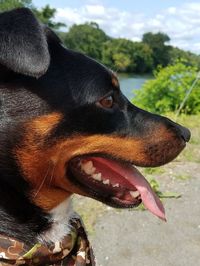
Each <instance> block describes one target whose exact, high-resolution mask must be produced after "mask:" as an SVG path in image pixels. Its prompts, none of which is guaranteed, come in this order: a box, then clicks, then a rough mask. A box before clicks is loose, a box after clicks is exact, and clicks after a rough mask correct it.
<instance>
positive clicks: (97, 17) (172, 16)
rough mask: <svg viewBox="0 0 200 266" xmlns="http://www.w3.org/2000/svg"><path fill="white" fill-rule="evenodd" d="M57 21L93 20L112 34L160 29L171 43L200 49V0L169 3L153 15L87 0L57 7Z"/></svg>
mask: <svg viewBox="0 0 200 266" xmlns="http://www.w3.org/2000/svg"><path fill="white" fill-rule="evenodd" d="M57 10H58V11H57V16H56V20H57V21H63V22H65V23H66V24H67V25H68V26H71V25H72V24H74V23H76V24H80V23H84V22H86V21H95V22H97V23H98V24H99V25H100V27H101V28H102V29H103V30H104V31H105V32H106V33H107V34H108V35H111V36H113V37H124V38H128V39H131V40H137V41H138V40H141V37H142V35H143V33H145V32H148V31H152V32H157V31H162V32H165V33H167V34H168V35H169V36H170V38H171V44H173V45H176V46H178V47H180V48H183V49H187V50H191V51H194V52H197V53H200V16H199V13H200V3H198V2H193V3H186V4H182V5H181V6H179V7H174V6H171V7H169V8H167V9H165V10H161V11H160V12H159V13H157V14H154V15H152V17H149V16H146V15H145V14H140V13H133V12H130V11H129V12H128V11H125V10H119V9H117V8H114V7H105V6H103V5H102V4H101V3H100V2H99V1H96V0H90V1H89V2H88V4H87V5H84V6H82V7H80V8H69V7H66V8H64V9H61V8H58V9H57Z"/></svg>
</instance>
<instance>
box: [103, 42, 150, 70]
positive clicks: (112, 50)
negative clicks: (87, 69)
mask: <svg viewBox="0 0 200 266" xmlns="http://www.w3.org/2000/svg"><path fill="white" fill-rule="evenodd" d="M102 62H103V63H104V64H105V65H107V66H108V67H111V68H114V70H117V71H119V72H137V73H145V72H148V71H151V70H152V67H153V61H152V50H151V49H150V48H149V46H148V45H146V44H143V43H135V42H132V41H130V40H126V39H111V40H109V41H108V42H106V43H105V44H104V46H103V50H102Z"/></svg>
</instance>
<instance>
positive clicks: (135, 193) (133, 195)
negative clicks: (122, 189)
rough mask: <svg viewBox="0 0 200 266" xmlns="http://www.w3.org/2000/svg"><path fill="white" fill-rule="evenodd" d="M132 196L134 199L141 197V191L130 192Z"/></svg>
mask: <svg viewBox="0 0 200 266" xmlns="http://www.w3.org/2000/svg"><path fill="white" fill-rule="evenodd" d="M130 194H131V196H132V197H133V198H137V197H138V196H139V195H140V192H139V191H130Z"/></svg>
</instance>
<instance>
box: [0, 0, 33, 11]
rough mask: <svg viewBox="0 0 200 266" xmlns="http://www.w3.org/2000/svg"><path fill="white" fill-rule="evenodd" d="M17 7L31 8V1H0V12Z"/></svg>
mask: <svg viewBox="0 0 200 266" xmlns="http://www.w3.org/2000/svg"><path fill="white" fill-rule="evenodd" d="M19 7H28V8H32V0H0V11H1V12H3V11H7V10H10V9H14V8H19Z"/></svg>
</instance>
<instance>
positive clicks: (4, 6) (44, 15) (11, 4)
mask: <svg viewBox="0 0 200 266" xmlns="http://www.w3.org/2000/svg"><path fill="white" fill-rule="evenodd" d="M20 7H27V8H30V9H31V10H32V12H33V13H34V14H35V16H36V17H37V18H38V19H39V20H40V21H41V22H42V23H43V24H45V25H47V26H48V27H50V28H52V29H54V30H58V29H59V28H60V27H64V26H65V24H64V23H60V22H54V21H53V19H54V17H55V14H56V9H55V8H51V7H50V6H49V5H46V6H45V7H43V8H42V9H41V10H39V9H37V8H36V7H35V6H34V5H33V4H32V0H0V11H1V12H3V11H7V10H11V9H14V8H20Z"/></svg>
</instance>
